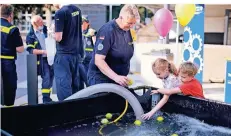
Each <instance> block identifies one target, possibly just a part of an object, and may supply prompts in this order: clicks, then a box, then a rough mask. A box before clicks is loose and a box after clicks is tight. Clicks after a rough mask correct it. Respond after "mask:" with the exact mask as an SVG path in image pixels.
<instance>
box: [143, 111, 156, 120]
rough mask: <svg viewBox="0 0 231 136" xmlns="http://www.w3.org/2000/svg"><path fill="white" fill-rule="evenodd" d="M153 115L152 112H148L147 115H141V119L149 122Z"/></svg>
mask: <svg viewBox="0 0 231 136" xmlns="http://www.w3.org/2000/svg"><path fill="white" fill-rule="evenodd" d="M153 114H154V112H153V111H150V112H148V113H146V114H143V115H142V116H141V118H142V119H143V120H146V119H147V120H149V119H150V118H151V117H152V116H153Z"/></svg>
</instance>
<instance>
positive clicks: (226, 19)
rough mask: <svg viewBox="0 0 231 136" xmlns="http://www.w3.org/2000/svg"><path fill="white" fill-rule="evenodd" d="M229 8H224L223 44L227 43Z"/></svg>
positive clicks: (230, 10) (230, 11)
mask: <svg viewBox="0 0 231 136" xmlns="http://www.w3.org/2000/svg"><path fill="white" fill-rule="evenodd" d="M230 13H231V9H226V10H225V31H224V40H223V44H224V45H227V44H228V35H229V20H230V19H231V18H230V17H229V16H230Z"/></svg>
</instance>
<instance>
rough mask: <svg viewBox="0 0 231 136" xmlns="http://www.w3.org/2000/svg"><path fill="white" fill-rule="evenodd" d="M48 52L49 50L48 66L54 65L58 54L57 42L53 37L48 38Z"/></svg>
mask: <svg viewBox="0 0 231 136" xmlns="http://www.w3.org/2000/svg"><path fill="white" fill-rule="evenodd" d="M46 50H47V59H48V64H49V65H53V63H54V57H55V53H56V42H55V40H54V39H53V38H52V37H47V38H46Z"/></svg>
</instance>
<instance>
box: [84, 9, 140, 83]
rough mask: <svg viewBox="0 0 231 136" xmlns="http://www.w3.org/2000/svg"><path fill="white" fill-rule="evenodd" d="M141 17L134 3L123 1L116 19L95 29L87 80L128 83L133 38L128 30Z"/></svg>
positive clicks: (89, 81)
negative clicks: (124, 3)
mask: <svg viewBox="0 0 231 136" xmlns="http://www.w3.org/2000/svg"><path fill="white" fill-rule="evenodd" d="M139 19H140V16H139V12H138V9H137V7H136V6H135V5H125V6H124V7H123V8H122V9H121V11H120V15H119V17H118V18H117V19H115V20H112V21H109V22H108V23H106V24H105V25H103V26H102V27H101V28H100V30H99V31H98V33H97V36H96V43H95V48H94V54H93V57H92V59H91V62H90V64H89V70H88V83H89V85H95V84H100V83H116V84H119V85H121V86H127V85H128V83H129V80H128V78H127V75H128V73H129V70H130V59H131V58H132V56H133V52H134V47H133V39H132V36H131V33H130V28H132V27H133V26H134V25H135V24H136V22H137V21H138V20H139Z"/></svg>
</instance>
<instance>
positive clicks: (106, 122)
mask: <svg viewBox="0 0 231 136" xmlns="http://www.w3.org/2000/svg"><path fill="white" fill-rule="evenodd" d="M108 122H109V121H108V120H107V119H105V118H103V119H102V120H101V123H102V124H108Z"/></svg>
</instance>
